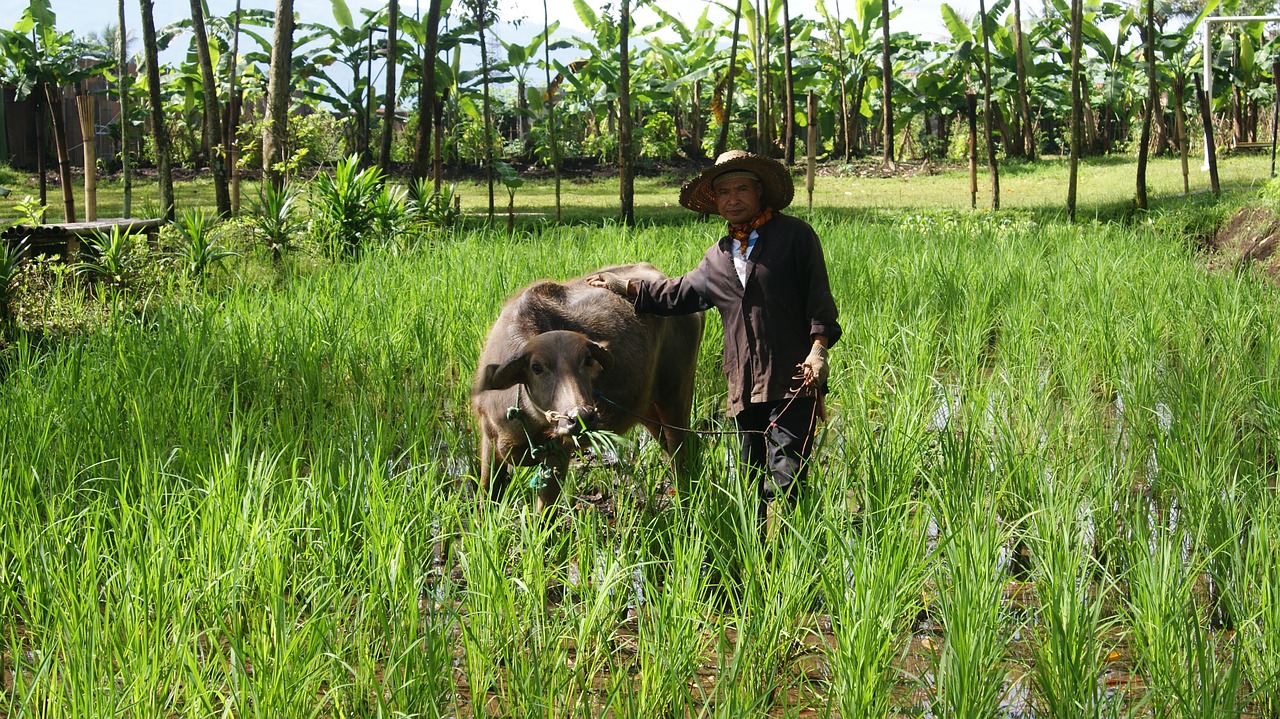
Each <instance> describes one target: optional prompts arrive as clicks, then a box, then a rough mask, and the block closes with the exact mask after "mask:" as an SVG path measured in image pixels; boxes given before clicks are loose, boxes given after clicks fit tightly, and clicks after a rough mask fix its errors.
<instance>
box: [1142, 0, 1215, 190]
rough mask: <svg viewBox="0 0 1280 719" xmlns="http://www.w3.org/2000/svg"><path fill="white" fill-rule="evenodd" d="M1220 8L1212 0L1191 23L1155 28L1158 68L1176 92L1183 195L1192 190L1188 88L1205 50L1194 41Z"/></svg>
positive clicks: (1176, 140)
mask: <svg viewBox="0 0 1280 719" xmlns="http://www.w3.org/2000/svg"><path fill="white" fill-rule="evenodd" d="M1217 7H1218V0H1209V2H1207V3H1205V6H1204V8H1202V9H1201V10H1200V13H1199V14H1198V15H1196V16H1195V18H1194V19H1192V20H1191V22H1188V23H1186V24H1183V25H1181V26H1179V27H1176V28H1171V29H1165V28H1164V27H1159V29H1157V31H1156V45H1155V48H1156V54H1157V56H1158V59H1157V62H1156V67H1157V68H1158V69H1160V70H1161V71H1162V72H1163V73H1164V75H1163V77H1162V78H1160V81H1165V82H1166V84H1167V85H1168V87H1169V90H1170V92H1171V93H1172V95H1173V101H1172V102H1171V103H1170V104H1171V105H1173V130H1174V131H1173V139H1174V144H1175V145H1176V146H1177V148H1178V157H1179V160H1180V161H1181V164H1182V193H1183V194H1184V195H1185V194H1188V193H1190V192H1191V183H1190V174H1189V170H1188V162H1187V156H1188V154H1189V152H1190V142H1189V141H1188V133H1187V117H1186V107H1187V101H1188V100H1189V99H1190V98H1189V96H1188V90H1189V89H1190V88H1189V85H1190V79H1189V78H1190V77H1191V76H1192V73H1194V72H1195V68H1197V67H1198V66H1199V64H1200V61H1201V54H1200V53H1201V52H1203V50H1202V49H1201V48H1200V47H1199V45H1198V44H1196V45H1192V41H1193V40H1195V38H1196V33H1197V31H1198V30H1199V28H1200V24H1201V23H1202V22H1204V19H1205V18H1206V17H1208V16H1209V15H1210V13H1212V12H1213V11H1214V10H1216V9H1217ZM1156 22H1157V25H1158V26H1159V25H1161V17H1160V15H1159V13H1157V18H1156Z"/></svg>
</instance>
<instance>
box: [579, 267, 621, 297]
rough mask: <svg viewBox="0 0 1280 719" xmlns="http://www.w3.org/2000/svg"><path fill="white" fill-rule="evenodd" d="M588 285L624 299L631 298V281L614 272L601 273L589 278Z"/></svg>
mask: <svg viewBox="0 0 1280 719" xmlns="http://www.w3.org/2000/svg"><path fill="white" fill-rule="evenodd" d="M587 284H589V285H591V286H592V287H599V288H601V289H605V290H609V291H610V292H612V293H614V294H617V295H622V296H623V297H630V296H631V280H629V279H627V278H626V277H623V276H621V275H618V274H614V273H613V272H601V273H600V274H598V275H591V276H590V277H588V278H587Z"/></svg>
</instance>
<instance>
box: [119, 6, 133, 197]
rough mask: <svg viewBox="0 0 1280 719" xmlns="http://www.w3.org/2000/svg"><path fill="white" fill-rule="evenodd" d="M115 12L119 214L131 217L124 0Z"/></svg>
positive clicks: (128, 78) (127, 71)
mask: <svg viewBox="0 0 1280 719" xmlns="http://www.w3.org/2000/svg"><path fill="white" fill-rule="evenodd" d="M116 12H117V15H118V16H119V18H120V24H119V26H118V27H117V34H118V35H119V38H118V40H119V55H118V62H119V65H118V69H117V71H116V77H117V78H119V82H120V97H119V102H120V174H121V176H122V178H123V182H124V188H123V189H124V209H123V211H122V212H121V213H120V214H121V215H123V216H124V217H131V216H132V215H133V172H132V171H131V170H130V166H129V81H130V79H131V78H132V77H133V73H131V72H129V32H128V30H127V29H126V28H125V24H124V0H117V2H116Z"/></svg>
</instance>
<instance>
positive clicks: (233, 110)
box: [223, 0, 243, 214]
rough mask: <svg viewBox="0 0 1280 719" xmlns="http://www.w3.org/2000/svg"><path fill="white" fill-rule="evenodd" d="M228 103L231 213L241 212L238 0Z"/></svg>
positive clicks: (228, 160)
mask: <svg viewBox="0 0 1280 719" xmlns="http://www.w3.org/2000/svg"><path fill="white" fill-rule="evenodd" d="M229 74H230V78H229V83H228V85H229V87H230V89H229V90H228V91H227V103H228V104H229V105H230V107H229V108H228V111H227V134H226V138H225V139H224V140H223V142H225V143H226V147H227V165H228V167H229V168H230V174H231V212H232V214H239V212H240V137H239V136H240V103H241V102H243V97H242V95H241V90H240V88H239V87H237V86H236V81H237V80H238V79H239V75H240V0H236V21H235V24H234V25H233V26H232V29H231V70H230V73H229Z"/></svg>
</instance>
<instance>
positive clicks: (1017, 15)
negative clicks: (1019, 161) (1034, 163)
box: [1013, 0, 1036, 160]
mask: <svg viewBox="0 0 1280 719" xmlns="http://www.w3.org/2000/svg"><path fill="white" fill-rule="evenodd" d="M1013 41H1014V53H1016V54H1017V56H1018V57H1017V70H1016V71H1017V74H1018V109H1019V111H1020V112H1021V114H1022V156H1023V157H1025V158H1027V159H1028V160H1034V159H1036V138H1035V132H1034V131H1033V129H1032V127H1033V126H1032V122H1031V99H1030V96H1029V95H1028V93H1027V66H1026V60H1025V58H1024V57H1023V56H1024V54H1025V52H1026V51H1025V49H1024V48H1023V45H1022V42H1023V37H1022V0H1013Z"/></svg>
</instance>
